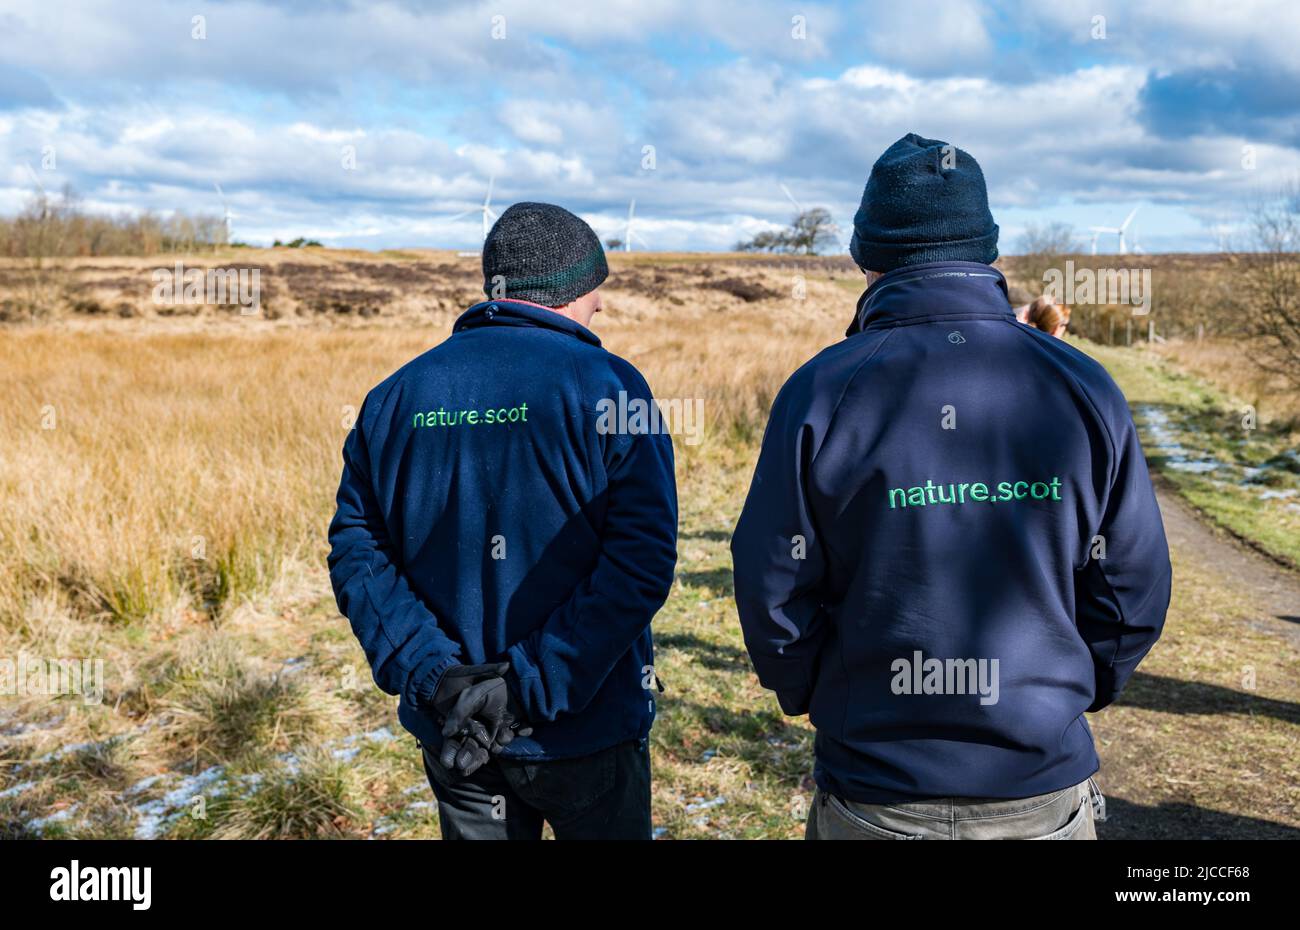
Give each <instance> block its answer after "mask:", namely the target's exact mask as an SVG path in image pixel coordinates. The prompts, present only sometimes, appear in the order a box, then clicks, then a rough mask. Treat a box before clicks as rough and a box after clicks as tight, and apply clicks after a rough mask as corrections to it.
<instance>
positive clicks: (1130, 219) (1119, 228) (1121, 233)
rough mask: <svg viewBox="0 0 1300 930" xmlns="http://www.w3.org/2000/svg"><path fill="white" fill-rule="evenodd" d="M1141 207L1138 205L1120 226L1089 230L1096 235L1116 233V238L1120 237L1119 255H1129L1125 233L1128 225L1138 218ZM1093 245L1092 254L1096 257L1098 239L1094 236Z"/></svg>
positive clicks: (1097, 227) (1091, 227)
mask: <svg viewBox="0 0 1300 930" xmlns="http://www.w3.org/2000/svg"><path fill="white" fill-rule="evenodd" d="M1141 206H1142V205H1141V204H1138V206H1136V207H1134V208H1133V210H1132V212H1131V213H1129V215H1128V219H1126V220H1125V221H1124V222H1122V223H1120V224H1119V225H1118V226H1090V227H1088V228H1089V230H1091V231H1092V232H1094V233H1098V234H1101V233H1114V234H1115V235H1116V236H1118V237H1119V254H1120V255H1127V254H1128V248H1127V247H1126V246H1125V244H1124V231H1125V230H1126V229H1128V224H1129V223H1131V222H1133V217H1135V216H1137V212H1138V210H1139V209H1140V208H1141ZM1092 244H1093V253H1092V254H1094V255H1096V254H1097V237H1096V236H1093V237H1092Z"/></svg>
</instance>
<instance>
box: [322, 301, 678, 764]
mask: <svg viewBox="0 0 1300 930" xmlns="http://www.w3.org/2000/svg"><path fill="white" fill-rule="evenodd" d="M621 393H622V394H623V395H625V398H626V401H627V402H628V403H632V402H633V401H635V400H638V399H639V400H641V401H643V402H645V403H649V402H650V399H651V395H650V390H649V388H648V387H647V386H646V383H645V380H644V379H643V378H642V377H641V375H640V374H639V373H638V372H637V370H636V369H635V368H633V367H632V365H630V364H629V363H627V362H626V361H624V360H623V359H621V358H619V357H617V356H615V355H612V354H611V353H609V352H607V351H606V350H605V349H603V348H601V345H600V340H599V339H598V338H597V337H596V336H595V334H594V333H592V332H591V331H590V330H588V329H587V328H586V327H584V326H581V325H579V324H578V323H575V322H573V321H571V320H569V319H567V318H565V317H563V316H560V315H559V314H557V313H553V312H552V311H550V310H548V309H546V308H544V307H540V306H537V305H535V304H528V303H524V302H521V301H505V300H503V301H492V302H484V303H480V304H477V305H475V306H473V307H471V308H470V309H469V310H467V311H466V312H465V313H464V314H463V315H462V316H461V317H460V319H459V320H457V322H456V324H455V326H454V328H453V330H452V335H451V336H450V337H449V338H448V339H447V340H446V341H445V342H443V343H442V344H441V345H439V346H437V347H435V348H433V349H431V350H429V351H428V352H426V353H425V354H423V355H421V356H420V357H419V358H417V359H415V360H414V361H412V362H410V363H409V364H407V365H406V366H404V367H403V368H401V369H400V370H398V371H397V372H396V373H395V374H393V375H392V376H390V377H389V378H388V379H387V380H385V381H384V382H383V383H381V384H380V385H379V386H377V387H376V388H374V389H373V390H372V391H371V392H370V393H369V395H368V396H367V397H366V400H365V403H364V404H363V406H362V408H361V411H360V414H359V415H358V418H357V421H356V425H355V428H354V429H353V431H352V432H351V434H350V435H349V436H348V439H347V441H346V443H345V444H344V448H343V478H342V481H341V482H340V484H339V491H338V511H337V513H336V515H335V517H334V520H333V522H332V523H331V525H330V530H329V538H330V556H329V568H330V580H331V581H332V583H333V585H334V593H335V596H336V597H337V599H338V605H339V610H340V611H341V612H342V613H343V614H344V616H346V617H347V618H348V620H349V621H350V622H351V625H352V630H353V632H354V633H355V634H356V637H357V639H358V640H360V642H361V645H362V647H363V648H364V650H365V653H366V658H367V659H369V661H370V666H371V669H372V671H373V673H374V678H375V682H376V683H377V684H378V685H379V687H380V688H382V689H383V690H384V691H386V692H388V693H389V694H396V695H400V696H401V702H400V706H399V711H398V714H399V717H400V719H401V721H402V724H403V725H404V726H405V727H406V728H407V729H408V730H410V731H411V732H412V733H414V734H415V735H416V736H417V737H418V738H419V739H420V740H421V741H422V742H423V743H425V744H426V745H427V746H429V747H430V748H432V749H433V750H434V751H435V752H436V751H437V749H438V747H439V746H440V745H441V742H442V737H441V734H440V733H439V729H438V725H437V722H436V720H435V719H434V717H433V716H432V713H431V712H430V710H429V707H430V701H431V698H432V695H433V693H434V691H435V689H436V688H437V686H438V682H439V681H440V679H441V677H442V674H443V673H444V672H445V671H446V670H447V669H448V668H450V667H451V666H452V665H455V664H457V663H463V664H478V663H483V662H496V661H503V660H508V661H509V662H510V665H511V672H510V674H509V676H508V682H509V685H510V687H511V690H512V691H513V692H514V693H515V694H516V696H517V697H518V699H519V701H520V703H521V705H522V709H523V712H524V714H525V715H526V716H527V718H528V720H529V721H530V722H531V723H532V725H533V728H534V731H533V735H532V736H531V737H529V738H521V739H516V740H515V741H514V742H513V743H511V744H510V745H509V746H508V747H507V748H506V750H505V752H506V753H507V754H508V755H510V756H516V757H529V758H537V759H554V758H571V757H574V756H580V755H586V754H588V753H591V752H595V751H597V750H600V749H604V748H607V747H609V746H613V745H615V744H617V743H619V742H623V741H625V740H630V739H639V738H641V737H644V736H645V735H646V734H647V733H648V732H649V730H650V725H651V722H652V720H653V717H654V692H653V690H652V689H650V688H648V687H647V683H648V682H647V679H649V680H650V681H653V675H652V674H649V675H648V674H647V669H648V668H649V666H650V665H651V663H652V662H653V657H652V650H651V639H650V621H651V618H652V617H653V616H654V614H655V612H656V611H657V610H658V609H659V607H660V606H661V605H662V604H663V602H664V599H665V598H666V597H667V596H668V591H669V588H670V587H671V585H672V580H673V570H674V566H675V563H676V544H677V497H676V485H675V482H674V476H673V453H672V441H671V439H670V438H669V436H668V435H667V433H650V432H644V431H643V432H639V433H631V432H624V433H618V432H616V431H614V430H611V429H607V428H603V427H602V421H601V416H600V414H601V411H602V410H604V409H606V408H604V407H603V406H601V403H602V401H605V400H607V399H608V400H612V401H613V402H615V403H617V402H618V400H619V397H620V394H621ZM604 422H605V423H615V422H616V421H615V419H614V418H613V417H609V416H606V417H605V419H604ZM624 422H627V421H626V420H625V421H624Z"/></svg>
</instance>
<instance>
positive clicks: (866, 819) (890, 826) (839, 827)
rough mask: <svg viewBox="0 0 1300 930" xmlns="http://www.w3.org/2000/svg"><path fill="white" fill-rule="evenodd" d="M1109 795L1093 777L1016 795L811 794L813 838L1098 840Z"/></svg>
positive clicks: (808, 833)
mask: <svg viewBox="0 0 1300 930" xmlns="http://www.w3.org/2000/svg"><path fill="white" fill-rule="evenodd" d="M1105 819H1106V799H1105V798H1103V797H1102V794H1101V791H1100V790H1098V788H1097V783H1096V782H1095V781H1093V780H1092V779H1091V778H1089V779H1088V780H1087V781H1085V782H1083V783H1082V784H1078V785H1074V786H1073V787H1070V788H1062V789H1061V790H1060V791H1053V792H1051V793H1050V794H1042V795H1038V796H1037V797H1032V798H1020V799H1017V800H1005V799H986V798H950V799H947V800H939V801H917V802H912V803H900V804H859V803H857V802H856V801H845V800H842V799H840V798H837V797H835V796H833V795H830V794H827V793H826V792H824V791H822V790H821V789H820V788H818V789H817V793H816V794H815V795H814V796H813V805H812V810H810V811H809V812H808V825H807V828H806V829H805V831H804V839H809V840H1095V839H1096V838H1097V831H1096V829H1095V828H1094V826H1093V823H1094V821H1095V820H1097V821H1099V820H1105Z"/></svg>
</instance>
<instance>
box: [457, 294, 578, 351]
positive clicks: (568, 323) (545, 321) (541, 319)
mask: <svg viewBox="0 0 1300 930" xmlns="http://www.w3.org/2000/svg"><path fill="white" fill-rule="evenodd" d="M481 326H532V327H538V328H541V329H553V330H555V331H556V332H561V333H567V334H569V335H570V336H576V337H577V338H578V339H581V340H582V341H583V342H589V343H591V344H592V345H594V346H598V345H600V337H599V336H597V335H596V334H595V333H593V332H592V331H591V330H589V329H587V327H585V326H583V325H582V324H581V323H578V322H575V321H574V320H571V319H569V318H568V317H567V316H562V315H561V314H558V313H556V312H555V311H554V310H552V309H551V308H550V307H543V306H542V305H541V304H534V303H530V302H529V301H526V300H485V301H482V302H481V303H477V304H475V305H474V306H472V307H470V308H469V309H468V310H466V311H465V312H464V313H462V314H461V315H460V316H459V317H457V319H456V323H455V325H453V326H452V328H451V331H452V332H453V333H458V332H460V331H461V330H465V329H477V328H479V327H481Z"/></svg>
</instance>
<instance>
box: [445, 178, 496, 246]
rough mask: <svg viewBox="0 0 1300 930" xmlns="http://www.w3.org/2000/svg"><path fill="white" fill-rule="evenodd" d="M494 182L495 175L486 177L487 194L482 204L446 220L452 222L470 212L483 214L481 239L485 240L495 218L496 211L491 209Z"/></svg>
mask: <svg viewBox="0 0 1300 930" xmlns="http://www.w3.org/2000/svg"><path fill="white" fill-rule="evenodd" d="M495 183H496V175H492V176H491V177H489V178H488V186H487V196H486V197H484V198H483V206H481V207H474V208H473V209H471V210H465V211H463V212H461V213H457V214H456V215H455V216H453V217H452V218H451V219H450V220H448V222H450V223H454V222H456V220H458V219H461V218H462V217H466V216H469V215H470V214H471V213H481V214H482V215H483V240H484V241H485V242H486V241H487V237H488V230H490V229H491V228H492V221H493V220H495V219H496V218H497V214H496V211H495V210H493V209H492V185H493V184H495Z"/></svg>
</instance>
